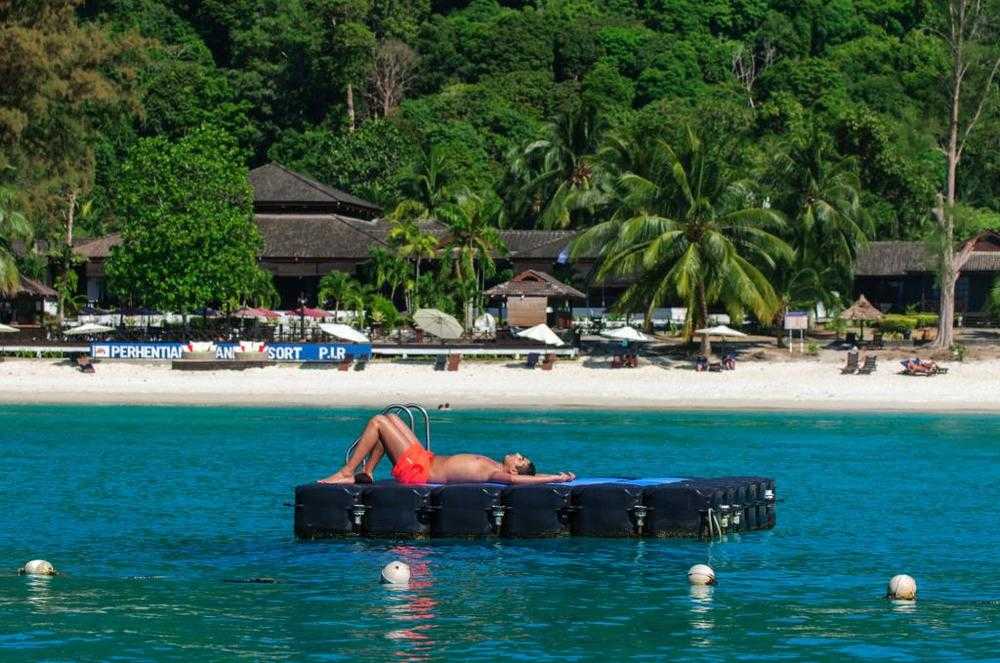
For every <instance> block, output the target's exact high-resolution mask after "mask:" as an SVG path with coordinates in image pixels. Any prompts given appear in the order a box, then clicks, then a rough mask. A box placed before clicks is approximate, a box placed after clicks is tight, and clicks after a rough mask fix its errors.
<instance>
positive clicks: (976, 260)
mask: <svg viewBox="0 0 1000 663" xmlns="http://www.w3.org/2000/svg"><path fill="white" fill-rule="evenodd" d="M932 271H934V258H933V256H931V255H930V252H929V251H928V250H927V245H926V244H924V243H923V242H900V241H891V242H871V243H869V244H868V246H867V247H865V248H864V249H862V250H861V251H860V252H859V253H858V260H857V263H856V264H855V266H854V274H855V275H856V276H904V275H906V274H913V273H921V272H932ZM962 271H963V272H1000V236H997V235H986V236H985V237H983V238H982V239H981V240H980V241H979V242H977V243H976V247H975V250H974V251H973V252H972V255H970V256H969V260H968V262H966V263H965V267H963V268H962Z"/></svg>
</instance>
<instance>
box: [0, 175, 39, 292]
mask: <svg viewBox="0 0 1000 663" xmlns="http://www.w3.org/2000/svg"><path fill="white" fill-rule="evenodd" d="M15 205H16V203H15V195H14V190H13V189H10V188H6V187H0V295H7V296H12V295H14V293H16V292H17V290H18V288H19V287H20V285H21V275H20V273H19V272H18V269H17V260H16V257H15V255H14V242H17V241H21V242H30V241H31V236H32V232H31V225H30V224H29V223H28V219H27V218H26V217H25V216H24V214H22V213H21V212H19V211H18V210H17V208H16V207H15Z"/></svg>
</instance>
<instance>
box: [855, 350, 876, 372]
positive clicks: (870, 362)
mask: <svg viewBox="0 0 1000 663" xmlns="http://www.w3.org/2000/svg"><path fill="white" fill-rule="evenodd" d="M877 364H878V357H876V356H875V355H868V356H867V357H865V362H864V364H863V365H862V366H861V368H859V369H858V375H871V374H872V373H874V372H875V369H876V368H877Z"/></svg>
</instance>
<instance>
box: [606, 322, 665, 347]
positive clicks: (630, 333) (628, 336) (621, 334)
mask: <svg viewBox="0 0 1000 663" xmlns="http://www.w3.org/2000/svg"><path fill="white" fill-rule="evenodd" d="M601 336H604V337H605V338H613V339H617V340H619V341H632V342H633V343H649V342H650V341H652V340H653V339H652V338H650V337H649V336H646V335H645V334H643V333H642V332H641V331H639V330H638V329H635V328H634V327H628V326H625V327H619V328H618V329H609V330H608V331H605V332H601Z"/></svg>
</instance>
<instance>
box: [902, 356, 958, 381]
mask: <svg viewBox="0 0 1000 663" xmlns="http://www.w3.org/2000/svg"><path fill="white" fill-rule="evenodd" d="M917 362H918V364H919V365H915V364H914V363H913V362H912V361H910V360H909V359H905V360H903V361H901V362H899V363H900V364H902V365H903V374H904V375H920V376H927V377H931V376H934V375H944V374H945V373H947V372H948V369H947V368H943V367H941V366H938V365H937V364H934V365H933V367H931V368H928V367H927V364H926V362H920V360H919V359H918V360H917Z"/></svg>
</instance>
